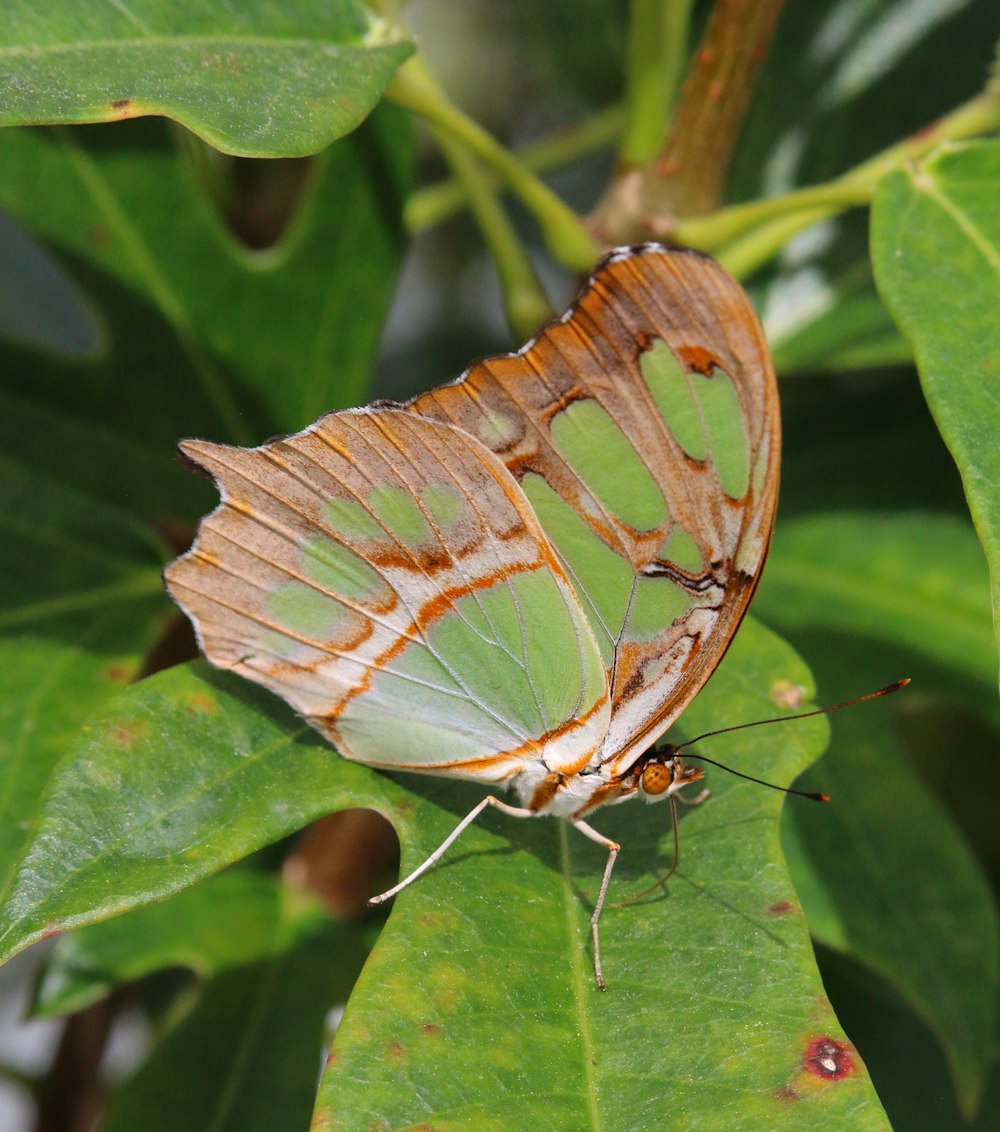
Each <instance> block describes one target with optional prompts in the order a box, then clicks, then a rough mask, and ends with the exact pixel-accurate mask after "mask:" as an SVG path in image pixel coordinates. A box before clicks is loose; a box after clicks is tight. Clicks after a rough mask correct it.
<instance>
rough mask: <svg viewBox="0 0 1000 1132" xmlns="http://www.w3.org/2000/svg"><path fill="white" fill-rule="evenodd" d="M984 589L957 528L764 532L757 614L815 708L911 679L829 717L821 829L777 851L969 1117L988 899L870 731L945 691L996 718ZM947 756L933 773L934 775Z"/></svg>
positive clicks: (984, 1002) (817, 927)
mask: <svg viewBox="0 0 1000 1132" xmlns="http://www.w3.org/2000/svg"><path fill="white" fill-rule="evenodd" d="M988 592H989V587H988V579H987V571H986V566H985V563H984V561H983V558H982V553H981V551H980V548H979V546H978V544H977V542H976V539H975V535H974V533H973V532H972V530H971V528H970V526H969V524H967V523H963V522H961V521H960V520H958V519H957V518H951V517H948V516H942V515H930V514H926V513H925V514H912V515H902V516H900V515H896V516H888V515H882V516H859V515H849V514H848V515H832V516H816V517H812V518H809V519H801V520H798V521H793V522H791V523H786V524H784V525H783V526H781V527H779V530H778V532H777V537H776V539H775V544H774V548H773V551H772V557H771V560H770V562H769V565H768V571H767V574H766V575H765V581H764V583H763V584H762V587H761V591H760V594H759V596H758V609H760V610H762V611H764V612H765V614H766V615H767V616H768V618H769V619H770V620H772V621H773V622H774V623H775V624H776V625H779V626H780V627H781V628H782V630H783V631H784V632H787V633H788V634H789V635H790V636H792V637H793V639H796V640H797V641H798V642H799V643H800V645H801V647H803V648H804V649H805V650H806V651H807V652H808V654H809V655H810V656H812V657H814V658H816V668H817V676H818V677H821V678H822V683H821V689H822V693H823V697H824V698H826V699H829V700H831V701H833V702H835V701H837V700H842V699H846V698H847V697H849V696H852V695H857V694H859V693H861V692H864V691H866V690H870V689H871V688H874V687H876V686H878V684H879V683H885V682H886V680H887V679H889V678H890V677H894V676H900V675H903V674H904V668H903V666H904V665H905V671H909V672H911V674H912V675H913V676H914V677H915V681H914V684H913V686H912V687H911V688H910V689H907V690H906V691H905V692H902V693H900V694H899V695H898V696H897V697H894V699H893V702H892V704H891V705H884V706H882V705H880V706H879V707H875V706H870V707H869V706H866V707H863V708H861V707H859V708H856V709H852V710H851V711H847V712H844V713H842V714H840V715H838V716H836V717H835V718H834V719H833V720H832V721H831V722H832V725H833V743H832V746H831V751H830V753H829V754H828V755H827V756H826V758H824V760H823V761H822V763H821V764H820V765H819V767H818V768H817V770H816V771H815V772H814V777H813V780H812V781H813V782H814V783H822V789H825V790H828V791H829V793H830V794H831V795H832V796H833V798H834V802H833V804H832V806H831V807H830V810H829V811H824V813H823V814H821V815H816V814H814V813H811V812H809V810H808V809H806V808H796V809H794V810H790V811H789V812H788V813H787V814H786V819H787V820H786V832H787V834H788V840H787V841H786V848H787V850H788V852H789V858H790V861H791V863H792V865H793V873H794V875H795V877H796V884H797V887H798V890H799V892H800V895H801V897H802V901H803V904H804V906H805V909H806V914H807V918H808V921H809V926H810V930H811V931H812V932H813V933H814V934H815V935H816V936H817V937H818V938H819V939H820V940H821V941H823V942H824V943H826V944H828V945H829V946H831V947H835V948H837V949H838V950H841V951H843V952H844V953H845V954H847V955H850V956H851V957H852V958H853V959H854V960H856V961H857V962H860V963H863V964H865V965H866V966H867V967H869V968H870V969H871V970H873V971H876V972H878V973H879V974H881V975H882V976H883V977H885V978H886V979H887V980H889V981H890V982H891V983H892V984H893V985H894V986H895V987H896V988H897V990H898V992H899V993H900V994H901V995H903V997H904V998H905V999H906V1000H907V1001H908V1002H909V1003H910V1004H911V1006H912V1007H913V1009H914V1010H915V1011H916V1012H917V1013H918V1014H919V1015H920V1016H921V1017H922V1018H923V1019H924V1020H925V1022H926V1023H927V1025H928V1026H929V1027H930V1029H931V1031H932V1032H933V1033H934V1034H935V1036H936V1037H937V1039H938V1040H939V1042H940V1043H941V1045H942V1047H943V1049H944V1051H945V1054H946V1058H947V1062H948V1065H949V1068H950V1070H951V1074H952V1077H953V1080H954V1081H955V1084H956V1088H957V1092H958V1096H959V1098H960V1101H961V1103H962V1106H963V1108H964V1109H965V1111H966V1112H969V1111H972V1109H973V1108H974V1107H975V1104H976V1101H977V1098H978V1097H979V1095H980V1093H981V1090H982V1087H983V1081H984V1078H985V1074H986V1072H987V1069H988V1066H989V1063H990V1057H991V1037H990V1035H991V1034H992V1029H993V1026H994V1024H995V1016H994V1010H995V1004H996V996H997V991H998V987H1000V928H998V920H997V911H996V906H995V901H994V897H993V894H992V892H991V890H990V886H989V883H988V882H987V880H986V878H985V877H984V876H983V873H982V871H981V868H980V866H979V865H978V863H977V861H976V859H975V857H974V855H973V854H972V852H971V851H970V849H969V847H968V845H967V843H966V841H965V838H964V837H963V835H962V834H961V833H960V832H959V830H958V829H957V828H956V825H955V823H954V821H953V820H952V819H951V818H950V817H949V816H948V815H947V813H946V812H945V810H944V809H943V808H942V806H941V804H940V802H938V801H937V800H936V799H935V798H934V796H933V795H932V794H931V793H930V791H929V790H928V789H927V786H930V787H932V788H933V787H934V786H935V785H936V783H935V782H934V781H933V780H931V781H929V782H928V783H927V784H926V785H924V784H922V783H920V782H918V780H917V778H916V777H915V775H914V773H913V770H912V769H911V767H910V765H909V763H908V761H907V760H906V758H905V751H904V748H903V745H902V743H901V741H900V739H899V737H898V736H896V735H895V734H894V733H893V732H892V731H888V730H887V729H886V728H885V726H884V725H882V726H880V725H879V721H880V720H884V719H885V713H886V712H887V711H891V712H895V711H906V710H907V707H908V702H910V703H912V702H914V701H916V702H917V703H920V702H926V699H927V697H928V696H930V697H940V696H941V695H943V694H950V695H952V696H958V697H961V698H962V699H963V700H964V701H965V702H966V703H967V704H968V705H970V706H971V707H973V708H974V709H978V710H979V711H981V712H982V713H983V714H984V715H985V716H986V717H987V718H994V719H995V718H996V713H995V711H994V710H993V709H994V696H993V690H992V686H993V664H994V658H993V644H992V635H991V632H990V623H989V601H988ZM887 664H892V665H893V666H894V667H893V668H891V669H888V670H887V669H886V665H887ZM952 754H953V752H952V751H950V750H945V751H944V752H942V753H941V754H940V755H938V757H937V758H936V759H935V760H934V761H933V763H932V766H933V768H934V770H935V771H936V772H937V773H939V774H940V775H941V776H942V777H943V778H946V777H947V776H948V774H949V769H948V759H949V757H950V756H951V755H952ZM830 811H832V812H830ZM924 862H926V863H927V865H926V866H925V865H924V864H923V863H924Z"/></svg>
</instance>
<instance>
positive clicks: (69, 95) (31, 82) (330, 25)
mask: <svg viewBox="0 0 1000 1132" xmlns="http://www.w3.org/2000/svg"><path fill="white" fill-rule="evenodd" d="M0 37H2V39H0V89H3V90H5V91H6V92H7V95H6V97H5V99H4V100H3V103H2V104H0V125H4V126H17V125H25V124H31V123H39V124H55V123H69V122H108V121H115V120H118V119H123V118H136V117H140V116H143V115H147V114H162V115H165V116H166V117H168V118H174V119H176V120H177V121H178V122H181V123H182V124H183V125H185V126H187V127H188V128H189V129H191V130H193V131H194V132H195V133H196V134H198V135H199V136H200V137H202V138H204V139H205V140H206V141H208V142H210V143H211V144H212V145H214V146H215V147H216V148H217V149H220V150H222V151H223V152H224V153H232V154H239V155H242V156H247V157H252V156H259V157H282V156H285V157H290V156H299V155H303V154H308V153H317V152H318V151H319V150H321V149H323V148H324V147H325V146H327V145H328V144H329V143H330V142H331V141H333V140H335V139H336V138H339V137H341V136H343V135H344V134H347V133H349V132H350V131H351V130H353V129H354V128H355V127H357V126H358V125H359V124H360V123H361V122H362V121H363V120H364V118H365V117H366V116H367V115H368V114H369V113H371V111H372V109H373V108H374V106H375V104H376V103H377V102H378V99H379V97H380V96H381V94H382V91H383V90H384V89H385V86H386V84H387V83H388V82H389V79H390V78H391V77H392V74H393V72H394V71H395V70H396V68H397V67H398V66H399V65H400V64H401V63H402V62H403V61H404V60H405V59H406V58H407V56H408V55H410V53H411V52H412V50H413V48H412V45H411V44H410V43H408V42H405V41H404V40H403V38H402V36H401V34H400V32H399V30H398V29H397V28H395V27H394V26H392V25H389V24H387V23H385V22H384V21H381V20H377V19H375V18H374V17H372V16H371V15H370V14H369V13H368V12H367V11H366V10H365V9H364V8H363V7H362V6H361V5H360V4H357V3H354V0H328V2H327V3H324V4H322V5H317V4H314V3H308V2H306V0H288V2H286V3H282V4H264V3H259V4H252V5H249V6H246V5H244V6H242V8H241V7H240V6H230V5H193V6H192V5H185V6H183V8H181V9H178V8H176V7H173V6H170V5H166V6H165V5H163V4H162V3H158V2H157V0H132V2H131V3H130V4H129V5H128V7H127V8H125V7H120V6H117V5H114V4H106V3H100V2H97V0H61V2H58V3H52V4H46V5H43V6H39V5H37V4H33V3H30V2H29V0H12V3H10V4H8V5H7V6H6V8H5V11H4V22H3V28H2V31H0Z"/></svg>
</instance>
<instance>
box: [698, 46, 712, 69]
mask: <svg viewBox="0 0 1000 1132" xmlns="http://www.w3.org/2000/svg"><path fill="white" fill-rule="evenodd" d="M714 58H715V52H714V51H713V49H712V48H711V47H704V48H702V50H701V51H699V52H698V66H699V67H707V66H708V65H709V63H711V62H712V60H713V59H714Z"/></svg>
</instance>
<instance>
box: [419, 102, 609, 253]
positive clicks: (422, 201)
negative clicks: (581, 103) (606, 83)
mask: <svg viewBox="0 0 1000 1132" xmlns="http://www.w3.org/2000/svg"><path fill="white" fill-rule="evenodd" d="M624 120H625V115H624V112H623V108H622V107H621V106H609V107H608V108H607V109H605V110H600V111H598V112H597V113H596V114H593V115H591V116H590V117H589V118H585V119H584V120H583V121H581V122H578V123H576V124H575V125H573V126H569V127H567V128H566V129H564V130H560V131H559V132H558V133H555V134H552V135H551V136H549V137H547V138H541V139H540V140H539V141H536V142H532V143H530V144H529V145H526V146H524V148H523V149H520V150H518V151H517V154H516V156H517V160H518V161H520V162H521V164H522V165H523V166H524V167H525V168H526V169H530V170H531V172H532V173H547V172H549V171H550V170H552V169H562V168H565V166H567V165H571V164H572V163H573V162H574V161H579V160H580V158H582V157H587V156H589V155H590V154H591V153H596V152H598V151H600V150H602V149H608V148H609V147H610V146H612V145H613V144H614V142H615V141H616V139H617V138H618V137H619V136H620V135H621V131H622V123H623V122H624ZM484 176H486V177H487V178H488V179H489V182H490V184H492V185H498V184H499V183H500V181H499V179H498V178H497V177H496V176H494V175H493V174H492V173H489V172H486V171H484ZM468 203H469V202H468V200H467V198H466V195H465V190H464V188H463V187H462V185H460V184H459V183H458V182H457V181H456V180H455V179H454V178H452V179H448V180H444V181H440V182H439V183H438V184H436V185H428V186H427V187H426V188H423V189H417V191H416V192H414V193H413V194H412V195H411V196H410V199H409V200H408V201H407V202H406V207H405V209H404V211H403V221H404V223H405V224H406V227H407V230H408V231H409V232H422V231H424V229H426V228H431V227H433V226H434V225H435V224H440V223H441V222H442V221H444V220H447V219H448V218H449V217H450V216H453V215H454V214H455V213H456V212H460V211H461V210H462V209H463V208H465V207H466V205H467V204H468Z"/></svg>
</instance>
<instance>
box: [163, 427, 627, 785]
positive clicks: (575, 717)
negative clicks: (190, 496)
mask: <svg viewBox="0 0 1000 1132" xmlns="http://www.w3.org/2000/svg"><path fill="white" fill-rule="evenodd" d="M183 451H184V453H185V455H186V456H187V457H188V458H189V459H191V460H193V461H194V462H195V463H197V464H198V465H200V466H201V467H202V468H204V469H205V470H206V471H208V472H209V473H210V474H211V475H212V476H213V477H214V478H215V480H216V481H217V483H218V485H219V487H220V490H221V491H222V495H223V501H222V503H221V504H220V506H219V507H218V508H217V509H216V511H215V512H213V514H212V515H211V516H210V517H209V518H207V519H206V520H204V521H203V523H202V525H201V528H200V532H199V536H198V539H197V541H196V543H195V545H194V546H193V547H192V549H191V551H190V552H189V553H188V554H187V555H185V556H184V557H182V558H180V559H178V560H177V561H176V562H175V563H173V564H172V565H171V566H170V567H169V568H168V571H167V583H168V586H169V589H170V592H171V594H172V595H173V596H174V598H175V599H176V600H177V601H178V602H179V604H181V605H182V607H183V608H184V609H185V610H186V611H187V612H188V613H189V615H190V616H191V618H192V620H193V621H194V622H195V624H196V625H197V626H198V630H199V635H200V639H201V643H202V646H203V649H204V651H205V653H206V655H207V656H208V657H209V659H210V660H212V662H213V663H214V664H216V665H218V666H219V667H222V668H231V669H233V670H235V671H237V672H239V673H240V674H241V675H244V676H247V677H249V678H250V679H252V680H255V681H257V682H258V683H261V684H263V685H265V686H266V687H268V688H270V689H271V690H273V691H275V692H277V693H278V694H280V695H281V696H283V697H284V698H285V699H286V700H288V701H289V703H291V704H292V706H293V707H295V708H296V710H297V711H299V712H300V713H301V714H302V715H303V716H305V718H306V719H308V720H309V722H311V723H312V724H313V725H314V726H316V727H317V728H318V729H319V730H320V731H321V732H322V733H323V734H324V735H326V736H327V738H329V739H330V740H331V741H332V742H333V743H334V744H335V745H336V746H337V747H338V749H339V750H340V751H341V753H343V754H344V755H346V756H348V757H349V758H355V759H357V760H358V761H361V762H365V763H369V764H372V765H377V766H386V767H401V768H404V769H405V768H411V769H420V770H447V771H449V772H450V773H457V774H460V775H462V776H465V777H478V776H482V777H484V778H487V779H489V780H491V781H492V780H498V779H502V778H504V777H507V776H508V775H509V774H511V773H514V772H516V771H517V770H518V769H519V768H520V766H521V764H522V762H523V760H524V759H525V757H526V756H527V755H529V754H531V753H537V752H538V751H539V750H540V749H541V747H542V746H543V745H546V744H548V746H547V747H546V750H547V753H548V761H550V763H554V765H556V766H557V767H559V768H562V767H565V768H566V769H567V770H575V769H578V767H579V766H580V765H582V764H583V763H584V762H586V761H587V759H588V758H589V757H590V755H591V754H592V753H593V751H594V749H595V748H596V747H597V745H598V744H599V742H600V740H601V737H602V736H603V734H604V733H605V731H606V728H607V722H608V715H609V700H608V694H607V681H606V675H605V669H604V665H603V663H602V661H601V657H600V654H599V651H598V646H597V644H596V642H595V640H594V637H593V633H592V631H591V629H590V626H589V622H588V619H587V617H586V614H585V613H584V611H583V609H582V608H581V606H580V603H579V601H578V599H577V597H576V595H575V592H574V590H573V587H572V586H571V585H570V583H569V581H568V580H567V578H566V575H565V572H564V570H563V567H562V565H561V564H560V562H559V560H558V558H557V557H556V556H555V554H554V553H553V551H552V548H551V546H550V544H549V542H548V540H547V538H546V537H545V535H544V533H543V532H542V530H541V528H540V526H539V524H538V522H537V519H536V518H535V515H534V513H533V511H532V509H531V507H530V506H529V505H528V503H527V501H526V500H525V499H524V497H523V495H522V494H521V492H520V491H519V489H518V487H517V485H516V483H515V482H514V480H513V478H512V477H511V475H510V473H509V472H508V471H507V469H506V468H505V467H504V465H503V464H502V463H501V462H500V461H499V460H498V459H497V458H496V457H495V456H494V455H493V454H492V453H491V452H489V451H488V450H487V449H486V448H485V447H484V446H483V445H482V444H481V443H479V442H478V441H476V440H475V439H473V438H471V437H469V436H467V435H466V434H464V433H462V432H461V431H459V430H458V429H455V428H453V427H451V426H449V425H445V424H441V423H437V422H432V421H427V420H424V419H422V418H421V417H419V416H415V415H412V414H409V413H404V412H400V411H395V410H392V409H368V410H359V411H350V412H344V413H331V414H328V415H327V416H325V417H323V418H321V419H320V420H319V421H317V422H316V424H314V425H313V426H312V427H311V428H309V429H306V430H305V431H304V432H302V433H299V434H298V435H296V436H292V437H288V438H285V439H282V440H278V441H273V442H271V443H268V444H265V445H263V446H261V447H260V448H256V449H242V448H232V447H228V446H225V445H217V444H210V443H207V442H204V441H188V442H185V444H184V445H183Z"/></svg>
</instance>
